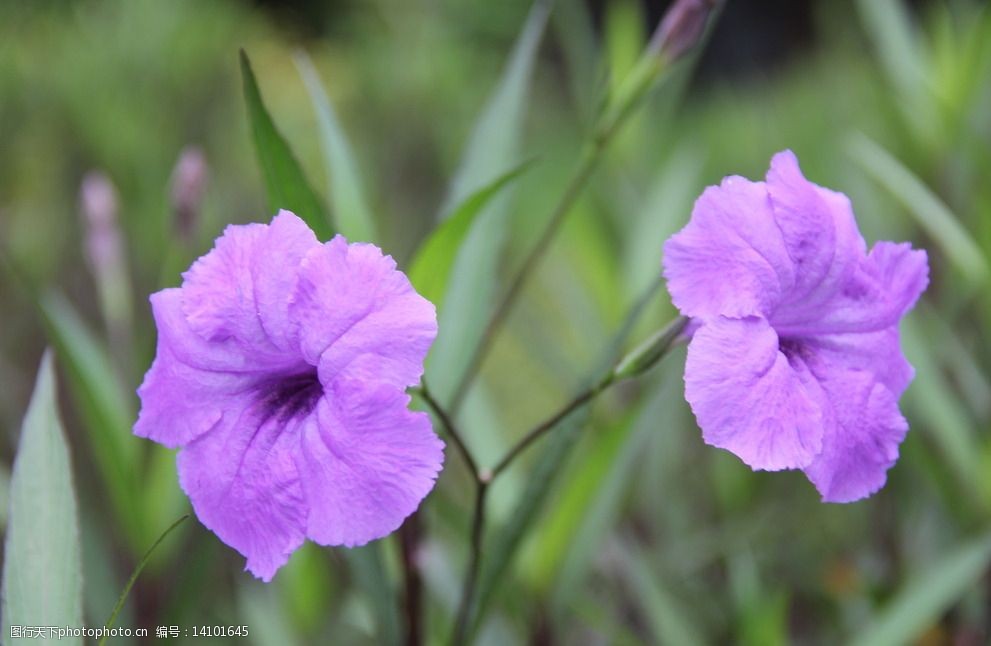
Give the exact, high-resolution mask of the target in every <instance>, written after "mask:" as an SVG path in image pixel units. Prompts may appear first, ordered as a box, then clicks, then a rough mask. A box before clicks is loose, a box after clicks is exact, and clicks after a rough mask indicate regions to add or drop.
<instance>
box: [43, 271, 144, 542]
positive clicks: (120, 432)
mask: <svg viewBox="0 0 991 646" xmlns="http://www.w3.org/2000/svg"><path fill="white" fill-rule="evenodd" d="M38 306H39V308H40V310H41V314H42V318H43V321H44V324H45V331H46V333H47V335H48V338H49V339H50V341H51V342H52V344H53V345H54V346H55V350H56V352H57V353H58V356H59V359H60V360H61V361H62V365H63V366H64V367H65V371H66V376H67V378H68V379H67V381H68V384H69V391H70V392H71V394H72V396H73V401H74V402H75V403H76V406H77V408H78V409H79V413H80V416H81V417H82V420H83V423H84V426H85V428H86V431H87V439H88V440H89V443H90V450H91V452H92V454H93V458H94V460H95V461H96V464H97V466H98V467H99V469H100V475H101V476H102V477H103V480H104V485H105V486H106V488H107V491H108V493H109V494H110V500H111V503H112V504H113V506H114V510H115V512H116V514H117V517H118V521H119V522H120V523H121V526H122V527H123V528H124V530H125V533H126V535H127V538H128V539H129V540H130V542H131V546H132V548H134V549H135V553H140V551H139V550H141V549H143V547H144V545H146V544H147V543H148V540H147V539H148V537H146V536H144V535H143V533H142V532H143V528H144V525H143V523H142V519H143V517H144V516H143V514H142V510H141V507H140V506H139V505H138V504H137V494H138V491H139V488H138V487H137V481H138V478H137V471H136V465H137V464H138V462H139V460H138V455H139V454H138V449H139V448H140V444H139V443H138V442H136V441H135V439H134V437H133V436H132V435H131V424H132V422H133V420H134V410H133V407H132V405H131V403H130V402H129V401H128V400H127V399H125V397H124V394H123V390H122V387H121V385H120V382H119V381H118V380H117V377H116V374H115V373H114V371H113V367H112V365H111V362H110V358H109V356H108V354H107V351H106V349H105V348H103V347H102V346H101V345H100V342H99V341H98V340H97V339H96V337H95V336H94V335H93V333H92V332H91V331H90V330H89V329H88V328H87V327H86V324H85V323H84V322H83V320H82V319H81V318H80V317H79V315H78V314H77V313H76V311H75V310H74V309H73V307H72V305H70V304H69V302H68V301H66V300H65V298H63V297H62V295H61V294H59V293H58V292H54V291H50V292H46V293H44V294H42V295H41V296H40V297H38Z"/></svg>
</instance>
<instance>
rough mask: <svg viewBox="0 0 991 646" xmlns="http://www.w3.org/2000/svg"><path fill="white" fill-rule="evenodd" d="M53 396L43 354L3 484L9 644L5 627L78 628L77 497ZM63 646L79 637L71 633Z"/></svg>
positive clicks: (5, 608)
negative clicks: (7, 498)
mask: <svg viewBox="0 0 991 646" xmlns="http://www.w3.org/2000/svg"><path fill="white" fill-rule="evenodd" d="M56 400H57V395H56V392H55V369H54V364H53V361H52V354H51V353H50V352H46V353H45V356H44V357H43V358H42V360H41V366H40V368H39V369H38V379H37V382H36V383H35V388H34V395H32V397H31V405H30V406H29V407H28V412H27V415H25V417H24V426H23V427H22V428H21V439H20V442H19V444H18V449H17V457H16V458H15V460H14V473H13V476H12V478H11V483H10V516H9V519H8V521H9V523H10V524H9V527H8V528H7V536H6V542H5V544H4V569H3V593H2V595H0V596H2V599H3V612H2V614H3V637H2V639H3V643H4V644H13V643H15V640H14V639H13V638H12V635H11V632H10V627H11V626H58V627H65V626H72V627H82V625H83V610H82V605H83V597H82V564H81V562H80V558H79V525H78V514H77V510H76V494H75V490H74V488H73V484H72V468H71V466H70V462H69V447H68V445H67V444H66V441H65V433H64V432H63V430H62V422H61V421H60V420H59V413H58V405H57V403H56ZM17 641H19V640H17ZM66 643H69V644H82V643H83V640H82V639H81V638H78V637H70V638H67V639H66Z"/></svg>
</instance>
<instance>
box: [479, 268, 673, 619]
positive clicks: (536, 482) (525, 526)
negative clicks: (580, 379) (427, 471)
mask: <svg viewBox="0 0 991 646" xmlns="http://www.w3.org/2000/svg"><path fill="white" fill-rule="evenodd" d="M659 288H660V283H659V282H657V283H655V284H654V285H652V286H651V287H650V288H649V289H648V290H647V291H646V292H645V293H644V294H643V296H641V298H640V299H638V301H637V303H636V304H635V305H634V307H633V308H632V309H631V310H630V313H629V314H628V315H627V317H626V320H625V321H623V325H622V326H621V327H620V329H619V330H618V331H617V332H616V334H615V335H614V336H613V338H612V339H611V340H610V343H609V345H608V347H607V348H606V350H605V351H604V353H603V356H602V359H601V361H600V362H599V364H600V365H599V371H600V372H605V371H606V370H607V369H608V367H609V366H611V365H613V364H614V363H615V361H616V359H617V356H618V355H619V352H620V348H622V347H623V345H624V343H625V342H626V338H627V337H628V336H629V334H630V331H631V330H632V329H633V327H634V326H635V325H636V322H637V320H638V319H639V318H640V315H641V314H642V313H643V311H644V309H646V307H647V305H648V304H649V303H650V301H651V299H652V298H653V297H654V295H655V294H656V293H657V291H658V289H659ZM595 378H596V377H595V376H593V377H591V378H590V379H589V380H588V383H592V379H595ZM587 418H588V408H587V407H581V408H579V409H577V410H575V411H574V412H573V413H572V414H571V415H568V416H567V417H565V418H564V419H563V420H561V422H560V423H559V424H558V426H557V428H555V429H553V430H551V431H550V435H551V437H549V438H546V439H545V440H544V442H545V443H546V447H545V448H544V451H543V453H541V455H540V457H539V458H538V459H537V461H536V464H535V465H534V467H533V469H532V471H531V472H530V474H529V476H528V478H527V483H526V488H525V489H524V491H523V494H522V495H521V496H520V500H519V503H518V504H517V505H516V508H515V509H514V510H513V512H512V515H511V516H510V518H509V520H508V521H507V522H506V524H505V525H503V526H502V527H499V528H498V529H497V530H496V531H495V532H494V534H493V535H492V536H490V537H488V542H487V543H486V544H487V545H488V546H489V547H487V548H486V549H485V550H483V554H484V556H483V560H482V568H481V574H480V577H479V582H478V594H477V600H478V601H477V603H476V610H475V613H474V622H476V624H477V622H478V621H479V619H480V618H481V616H482V615H483V613H484V612H485V608H486V606H487V605H488V604H489V603H490V602H491V600H492V598H493V596H494V594H495V592H496V590H497V586H498V584H499V583H500V580H501V579H502V578H503V577H505V575H506V573H507V572H508V571H509V570H510V567H511V565H512V561H513V558H514V556H515V554H516V551H517V549H518V548H519V546H520V544H521V543H522V542H523V538H524V537H525V536H526V533H527V532H528V531H529V529H530V528H531V526H532V524H533V521H534V519H535V518H536V517H537V515H538V514H539V512H540V510H541V508H542V507H543V505H544V502H545V501H546V500H547V497H548V496H549V495H550V492H551V488H552V487H553V485H554V483H555V482H556V480H557V477H558V476H559V475H560V474H561V473H562V472H563V470H564V469H563V465H564V462H565V460H566V459H567V458H568V456H569V455H570V454H571V449H572V448H573V447H574V445H575V441H576V440H577V436H578V433H579V431H581V429H582V427H583V426H584V424H585V422H586V420H587Z"/></svg>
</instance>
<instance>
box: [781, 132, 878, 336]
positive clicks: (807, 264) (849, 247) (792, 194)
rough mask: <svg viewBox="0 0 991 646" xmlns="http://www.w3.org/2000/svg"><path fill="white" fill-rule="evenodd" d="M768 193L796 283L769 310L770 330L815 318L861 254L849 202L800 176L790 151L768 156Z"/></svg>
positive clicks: (840, 288) (841, 286)
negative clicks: (776, 306)
mask: <svg viewBox="0 0 991 646" xmlns="http://www.w3.org/2000/svg"><path fill="white" fill-rule="evenodd" d="M767 192H768V195H769V196H770V202H771V209H772V211H773V214H774V221H775V223H776V224H777V226H778V228H779V229H780V231H781V235H782V237H783V239H784V243H785V247H786V249H787V251H788V256H789V258H790V259H791V261H792V263H793V266H794V270H795V281H794V284H793V285H792V287H791V289H790V290H789V291H788V293H787V294H786V295H785V296H784V298H783V299H782V302H781V303H780V305H779V307H778V308H777V309H776V310H775V311H774V312H773V313H772V314H770V316H769V318H771V320H772V321H773V323H774V325H775V328H777V329H778V330H779V332H780V331H781V327H780V326H782V325H790V324H795V323H802V322H806V321H809V320H814V319H816V318H817V317H819V316H821V315H822V314H823V312H824V309H823V308H824V304H825V303H827V302H828V301H829V300H830V299H832V298H833V296H834V295H835V294H837V293H838V292H840V290H842V289H843V287H844V286H845V285H846V284H847V281H848V278H849V277H850V275H851V274H852V273H853V272H854V271H855V270H856V268H857V266H858V264H859V262H860V260H861V259H862V258H863V257H864V255H865V253H866V245H865V243H864V240H863V238H862V237H861V235H860V232H859V231H858V229H857V223H856V221H855V220H854V217H853V209H852V207H851V206H850V201H849V200H848V199H847V197H846V196H845V195H843V194H841V193H835V192H833V191H830V190H827V189H825V188H822V187H820V186H817V185H815V184H813V183H812V182H810V181H809V180H807V179H805V176H804V175H802V170H801V168H799V166H798V159H796V158H795V155H794V153H792V152H791V151H790V150H785V151H782V152H780V153H778V154H776V155H775V156H774V157H773V158H772V159H771V167H770V169H769V170H768V172H767Z"/></svg>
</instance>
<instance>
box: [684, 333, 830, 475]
mask: <svg viewBox="0 0 991 646" xmlns="http://www.w3.org/2000/svg"><path fill="white" fill-rule="evenodd" d="M685 398H686V399H687V400H688V402H689V404H691V407H692V411H693V412H694V413H695V417H696V419H697V420H698V423H699V426H700V427H701V429H702V436H703V438H704V439H705V441H706V443H708V444H711V445H713V446H717V447H720V448H724V449H727V450H729V451H731V452H733V453H734V454H736V455H737V456H738V457H739V458H740V459H741V460H743V461H744V462H745V463H746V464H748V465H749V466H750V467H752V468H754V469H765V470H768V471H774V470H779V469H791V468H800V467H804V466H806V465H808V464H809V463H810V462H811V461H812V460H813V458H814V457H815V456H816V454H818V453H819V451H820V450H821V448H822V433H823V428H822V423H823V419H822V418H823V414H822V408H821V401H822V393H821V391H820V390H819V387H818V385H817V384H816V382H815V380H814V379H813V378H812V376H811V375H810V374H809V372H808V370H807V369H806V368H805V366H804V365H803V364H802V363H801V362H795V363H794V364H792V363H791V362H789V359H788V358H787V357H786V356H785V354H784V353H783V352H782V351H781V349H780V348H779V344H778V336H777V334H775V332H774V330H773V329H772V328H771V326H770V325H769V324H768V322H767V321H766V320H764V319H761V318H756V317H750V318H745V319H730V318H726V317H718V318H715V319H712V320H710V321H707V322H706V323H705V324H704V325H702V327H701V328H699V330H698V331H697V332H696V333H695V336H694V337H693V338H692V341H691V344H690V345H689V347H688V360H687V362H686V365H685Z"/></svg>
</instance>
